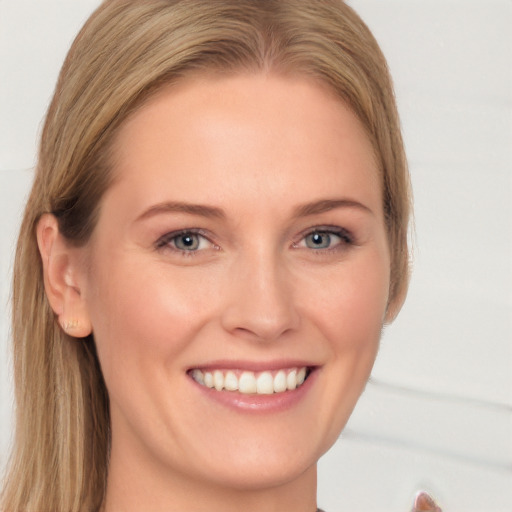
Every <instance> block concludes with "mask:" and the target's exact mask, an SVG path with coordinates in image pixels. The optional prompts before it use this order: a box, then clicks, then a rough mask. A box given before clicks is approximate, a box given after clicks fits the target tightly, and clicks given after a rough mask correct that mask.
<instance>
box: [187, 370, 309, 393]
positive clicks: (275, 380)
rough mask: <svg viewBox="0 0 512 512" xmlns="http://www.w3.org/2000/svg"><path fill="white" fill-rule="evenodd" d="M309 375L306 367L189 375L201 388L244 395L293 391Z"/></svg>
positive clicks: (196, 372) (203, 371)
mask: <svg viewBox="0 0 512 512" xmlns="http://www.w3.org/2000/svg"><path fill="white" fill-rule="evenodd" d="M310 373H311V369H310V368H308V367H305V366H303V367H300V368H287V369H282V370H277V371H263V372H251V371H246V370H244V371H242V370H211V371H210V370H200V369H198V368H194V369H193V370H190V371H189V375H190V376H191V377H192V378H193V379H194V380H195V381H196V382H197V383H198V384H200V385H201V386H205V387H207V388H210V389H214V390H216V391H237V392H239V393H243V394H246V395H250V394H254V395H273V394H276V393H285V392H286V391H293V390H294V389H297V388H299V387H300V386H302V384H304V382H305V380H306V379H307V378H308V376H309V374H310Z"/></svg>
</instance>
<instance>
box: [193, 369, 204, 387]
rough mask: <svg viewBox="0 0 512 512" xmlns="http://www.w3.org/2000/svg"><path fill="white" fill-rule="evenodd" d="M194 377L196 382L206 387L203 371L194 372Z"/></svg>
mask: <svg viewBox="0 0 512 512" xmlns="http://www.w3.org/2000/svg"><path fill="white" fill-rule="evenodd" d="M192 377H193V379H194V380H195V381H196V382H199V384H202V385H203V386H204V376H203V372H202V371H201V370H197V369H196V370H193V371H192Z"/></svg>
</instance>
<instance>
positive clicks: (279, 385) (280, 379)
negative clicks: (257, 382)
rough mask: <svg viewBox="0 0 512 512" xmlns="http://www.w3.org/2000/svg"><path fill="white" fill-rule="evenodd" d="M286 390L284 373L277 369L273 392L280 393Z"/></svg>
mask: <svg viewBox="0 0 512 512" xmlns="http://www.w3.org/2000/svg"><path fill="white" fill-rule="evenodd" d="M283 391H286V373H285V371H284V370H279V371H278V372H277V373H276V376H275V377H274V393H282V392H283Z"/></svg>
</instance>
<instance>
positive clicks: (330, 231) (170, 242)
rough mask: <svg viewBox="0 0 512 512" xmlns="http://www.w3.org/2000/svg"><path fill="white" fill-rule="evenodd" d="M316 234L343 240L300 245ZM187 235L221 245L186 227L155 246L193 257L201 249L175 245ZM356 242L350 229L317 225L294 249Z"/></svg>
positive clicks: (336, 247) (339, 246)
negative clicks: (183, 247)
mask: <svg viewBox="0 0 512 512" xmlns="http://www.w3.org/2000/svg"><path fill="white" fill-rule="evenodd" d="M315 234H318V235H327V236H332V235H334V236H336V237H338V238H340V240H341V241H340V242H339V243H336V244H335V245H333V246H332V247H331V246H329V247H325V248H323V247H321V248H313V247H308V246H305V247H303V246H301V245H300V244H301V243H302V242H304V243H305V240H306V239H307V237H309V236H312V235H315ZM187 235H188V236H194V237H199V238H202V239H204V240H206V241H207V242H208V244H210V245H211V246H212V248H213V249H219V247H218V246H217V245H215V244H214V243H213V242H212V241H211V240H210V238H209V237H208V235H207V233H206V232H205V231H204V230H202V229H195V228H192V229H184V230H180V231H173V232H170V233H166V234H165V235H163V236H162V237H160V238H159V239H158V240H157V242H156V243H155V248H156V249H157V250H162V249H169V250H171V251H174V252H176V253H178V254H180V255H182V256H185V257H193V256H195V255H196V254H197V253H198V252H200V250H201V249H190V250H185V249H180V248H178V247H176V245H175V244H176V240H177V239H179V238H185V237H186V236H187ZM354 244H355V242H354V237H353V236H352V234H351V233H350V232H349V231H347V230H346V229H344V228H341V227H337V226H316V227H314V228H312V229H309V230H308V231H306V232H304V233H302V234H301V235H300V238H299V241H298V242H293V244H292V247H293V248H294V249H302V248H305V249H310V250H311V251H313V252H315V253H320V254H322V253H324V254H325V253H326V252H332V251H337V250H341V249H343V248H346V247H347V246H351V245H354Z"/></svg>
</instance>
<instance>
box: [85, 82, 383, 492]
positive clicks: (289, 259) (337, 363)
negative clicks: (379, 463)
mask: <svg viewBox="0 0 512 512" xmlns="http://www.w3.org/2000/svg"><path fill="white" fill-rule="evenodd" d="M114 150H115V153H114V154H115V159H114V160H115V173H116V177H117V179H116V181H115V183H114V184H113V186H112V187H111V188H110V189H109V190H108V191H107V192H106V194H105V196H104V198H103V200H102V203H101V212H100V217H99V222H98V225H97V227H96V229H95V232H94V234H93V236H92V238H91V241H90V243H89V244H88V246H87V247H86V249H85V250H86V256H87V264H86V265H84V270H83V277H82V282H81V288H80V290H81V297H82V299H83V300H84V301H85V304H86V308H87V311H88V315H89V317H90V320H91V322H92V326H93V332H94V337H95V340H96V343H97V349H98V355H99V359H100V363H101V367H102V370H103V374H104V378H105V382H106V385H107V388H108V392H109V396H110V407H111V418H112V458H111V465H112V466H114V465H115V464H117V465H121V464H124V465H126V467H133V468H136V472H137V474H138V475H148V474H152V473H153V474H158V475H162V474H165V473H166V472H167V473H168V474H169V476H174V477H177V476H180V478H191V479H194V480H195V481H202V482H206V481H209V482H210V483H214V484H219V485H227V486H230V487H237V488H239V489H241V488H258V487H262V486H269V485H276V484H279V483H284V482H287V481H291V480H293V479H294V478H297V477H298V476H299V475H300V474H304V472H306V473H307V472H308V471H309V472H311V471H314V468H315V463H316V461H317V459H318V458H319V457H320V456H321V454H323V453H324V452H325V451H326V450H327V449H328V448H329V446H330V445H331V444H332V443H333V442H334V441H335V440H336V438H337V436H338V435H339V434H340V431H341V429H342V428H343V426H344V425H345V423H346V421H347V419H348V417H349V415H350V413H351V411H352V409H353V407H354V405H355V403H356V401H357V399H358V397H359V395H360V393H361V391H362V389H363V388H364V385H365V383H366V381H367V378H368V375H369V373H370V370H371V368H372V365H373V362H374V358H375V355H376V352H377V347H378V343H379V337H380V333H381V328H382V324H383V321H384V318H385V312H386V306H387V300H388V288H389V269H390V260H389V258H390V257H389V248H388V244H387V238H386V231H385V225H384V216H383V208H382V191H381V186H380V180H379V177H378V170H377V166H376V163H375V161H374V156H373V151H372V147H371V144H370V142H369V140H368V138H367V137H366V135H365V133H364V130H363V128H362V126H361V124H360V122H359V121H358V119H357V118H356V117H355V116H354V115H353V114H352V113H351V111H350V110H349V109H348V108H347V107H345V105H344V104H343V103H341V102H340V101H339V100H338V99H336V98H334V96H332V95H331V94H330V93H329V92H327V90H326V89H324V88H323V87H322V86H320V85H318V84H317V83H315V82H313V81H307V80H303V79H298V78H283V77H278V76H274V75H265V74H261V75H260V74H254V75H252V74H249V75H241V76H232V77H228V78H218V77H205V78H204V79H200V78H195V79H188V80H187V81H184V82H182V83H181V84H179V85H178V86H174V87H172V88H171V87H169V88H167V89H165V90H163V91H161V92H160V93H159V94H158V95H157V96H155V97H154V98H152V99H151V100H150V101H149V102H148V103H147V104H146V105H145V106H144V107H142V108H141V109H140V110H139V111H138V112H137V113H135V115H133V116H132V117H131V118H130V119H129V120H128V121H127V122H126V123H125V124H124V125H123V127H122V128H121V130H120V132H119V134H118V137H117V140H116V143H115V147H114ZM304 376H305V380H304V382H303V383H302V380H303V379H304ZM211 385H213V386H214V387H209V386H211ZM223 387H224V389H222V388H223ZM226 387H227V388H228V389H225V388H226ZM236 388H238V391H237V390H236ZM288 388H290V389H288ZM294 388H295V389H294ZM285 389H286V390H285Z"/></svg>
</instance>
